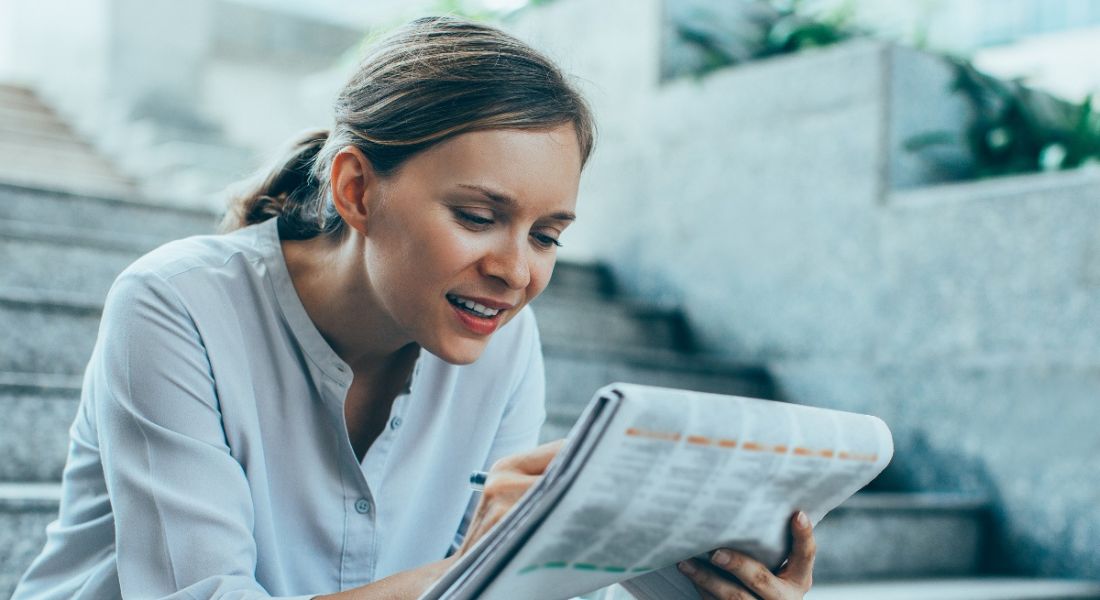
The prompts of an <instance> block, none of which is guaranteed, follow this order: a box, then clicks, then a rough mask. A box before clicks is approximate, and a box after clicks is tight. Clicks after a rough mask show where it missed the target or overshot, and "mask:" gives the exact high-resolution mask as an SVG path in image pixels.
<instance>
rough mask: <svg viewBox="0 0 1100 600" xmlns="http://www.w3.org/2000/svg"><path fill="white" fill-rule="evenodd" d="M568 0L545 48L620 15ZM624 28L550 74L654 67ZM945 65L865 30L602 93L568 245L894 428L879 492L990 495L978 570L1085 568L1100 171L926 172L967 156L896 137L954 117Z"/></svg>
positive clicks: (1095, 376)
mask: <svg viewBox="0 0 1100 600" xmlns="http://www.w3.org/2000/svg"><path fill="white" fill-rule="evenodd" d="M580 4H581V2H579V0H559V1H558V2H556V3H555V4H554V5H553V8H554V10H555V11H556V12H555V13H553V14H550V13H542V14H539V15H537V16H536V15H532V16H530V17H529V18H531V19H535V18H538V19H541V21H540V29H539V31H540V35H541V39H535V38H532V39H533V41H534V42H535V43H536V44H539V43H542V44H546V45H547V46H549V47H553V48H561V47H562V46H560V45H555V44H554V43H552V42H547V41H545V40H555V39H559V37H558V36H560V39H571V38H569V32H570V28H571V27H572V26H573V25H572V23H571V22H570V21H568V20H566V19H568V18H576V15H580V14H582V12H583V15H584V19H585V22H586V23H591V22H602V23H604V24H605V25H606V23H609V22H613V19H616V18H619V15H618V13H615V12H614V11H615V10H618V9H621V7H619V8H616V7H610V8H608V11H609V12H608V13H606V14H605V13H603V12H602V10H601V9H599V8H593V7H592V5H591V3H584V5H585V7H586V9H587V10H583V11H582V9H581V8H580ZM640 4H641V6H642V7H643V8H641V9H639V12H642V13H645V14H657V15H660V14H661V12H660V11H659V10H658V11H655V12H651V11H652V8H653V4H652V3H644V2H643V3H640ZM586 26H587V25H586ZM655 29H656V30H657V31H660V30H661V28H660V24H659V23H658V26H657V27H656V28H655ZM617 31H619V28H609V27H606V26H605V36H604V39H602V40H598V41H595V42H593V44H591V47H590V46H589V45H588V44H587V43H586V44H585V45H583V46H579V45H574V46H573V47H572V48H571V53H568V54H566V59H565V60H564V61H563V62H564V63H565V64H566V67H567V68H570V67H577V66H580V67H582V71H581V72H580V74H581V75H582V76H584V77H586V78H591V79H595V80H597V81H600V80H599V79H598V77H599V76H600V74H601V73H602V72H604V71H606V70H608V69H611V68H612V67H611V66H608V65H613V64H614V62H615V61H616V60H621V61H624V63H625V67H624V68H625V69H626V70H627V71H631V70H634V69H641V67H642V66H644V67H645V68H644V72H646V73H657V72H659V71H660V56H659V55H657V54H656V53H655V54H649V55H643V56H639V55H638V54H637V53H638V52H642V51H646V50H647V47H641V46H636V45H635V46H628V47H627V49H625V50H624V51H622V52H619V53H614V54H613V53H612V51H613V50H614V49H615V48H616V47H617V45H618V44H619V43H620V42H623V43H629V42H625V41H624V40H623V39H620V38H626V37H629V31H630V30H629V29H628V28H623V31H624V32H626V33H623V34H622V35H621V36H620V35H618V34H616V33H615V32H617ZM584 39H586V40H587V38H584ZM648 49H652V48H648ZM589 52H591V53H592V56H589V55H588V53H589ZM579 55H583V57H578V56H579ZM601 61H602V63H601ZM951 77H952V71H951V69H950V67H949V66H948V65H947V64H945V63H944V62H942V61H940V60H938V59H936V58H934V57H931V56H928V55H924V54H921V53H917V52H913V51H909V50H904V49H900V48H897V47H893V46H890V45H886V44H880V43H875V42H867V41H862V42H852V43H848V44H844V45H840V46H836V47H832V48H828V49H823V50H819V51H814V52H807V53H804V54H800V55H796V56H788V57H782V58H776V59H772V60H768V61H762V62H758V63H751V64H746V65H743V66H740V67H737V68H733V69H728V70H724V71H720V72H716V73H714V74H712V75H710V76H707V77H705V78H703V79H701V80H682V79H681V80H676V81H673V82H670V83H667V84H663V85H650V82H649V80H645V81H644V85H643V84H637V85H635V86H634V87H633V88H631V87H630V86H625V85H624V86H623V87H622V89H621V90H619V91H616V90H614V89H601V90H600V94H601V95H600V97H598V98H597V101H596V104H597V109H598V110H597V113H598V115H597V116H598V117H599V118H600V119H601V123H600V125H601V128H602V130H603V136H602V138H601V140H600V145H599V146H598V148H597V154H596V156H595V157H594V158H593V161H592V163H591V164H590V167H589V169H588V171H587V172H586V174H585V176H584V180H583V181H582V189H581V199H580V206H579V213H580V216H581V219H582V221H581V222H580V223H578V231H576V232H574V231H570V232H568V233H567V234H566V237H565V240H566V243H567V248H566V252H565V253H564V255H566V256H570V257H573V258H580V259H590V260H601V261H605V262H607V263H609V264H610V266H611V267H612V269H613V271H614V272H615V273H616V275H618V276H619V279H620V281H621V282H622V283H623V284H625V285H626V287H627V288H628V290H629V291H630V292H632V293H633V294H635V295H636V296H638V297H641V298H644V299H647V300H650V301H656V302H659V303H675V304H680V305H682V306H683V308H684V309H685V310H686V311H687V314H688V317H689V319H690V321H691V322H692V323H693V325H694V327H695V331H696V333H697V334H699V336H700V337H701V338H702V340H703V341H704V343H705V344H706V345H707V346H708V347H709V348H710V349H711V350H712V351H714V352H717V353H720V354H725V355H728V356H731V357H736V358H738V359H741V360H755V361H759V362H761V363H763V364H766V365H768V366H769V368H770V369H771V371H772V373H773V375H774V376H775V377H776V379H777V381H778V382H779V384H780V386H781V387H782V388H783V391H784V393H785V395H786V396H787V397H789V398H792V399H794V400H796V401H802V402H806V403H809V404H816V405H824V406H834V407H837V408H843V409H849V410H856V411H860V412H869V413H873V414H877V415H879V416H881V417H883V418H884V419H885V420H886V421H887V422H888V423H889V424H890V425H891V428H892V429H893V431H894V433H895V436H896V441H897V453H896V455H895V457H896V458H895V463H896V464H895V465H893V466H892V467H891V469H890V470H889V471H888V472H887V474H886V476H885V477H884V478H883V480H882V481H881V482H880V484H881V485H882V486H883V487H890V488H894V489H923V490H945V491H947V490H967V491H982V492H985V493H988V494H990V495H991V496H993V497H994V498H995V500H996V501H997V506H998V515H997V521H998V526H999V530H998V538H997V540H996V544H995V547H996V548H1000V549H1002V550H1004V551H1005V552H1004V554H1003V555H1001V556H995V557H992V560H993V563H992V564H993V566H995V567H997V568H1001V569H1010V570H1013V571H1016V572H1021V573H1042V574H1048V575H1070V576H1079V577H1089V576H1091V577H1095V576H1096V575H1097V572H1096V570H1095V565H1096V564H1100V508H1097V507H1098V506H1100V503H1098V502H1097V499H1098V498H1100V477H1098V475H1100V470H1098V469H1097V468H1096V467H1095V466H1093V465H1094V464H1095V460H1093V458H1092V457H1093V456H1095V454H1096V452H1097V450H1098V449H1100V436H1098V435H1097V434H1095V433H1094V432H1093V430H1095V424H1096V423H1097V422H1100V419H1098V417H1100V406H1098V405H1097V402H1098V400H1100V394H1098V392H1097V390H1098V389H1100V387H1098V384H1100V333H1098V332H1100V327H1097V325H1098V323H1097V321H1098V319H1100V305H1098V304H1100V295H1098V294H1097V291H1098V290H1097V286H1098V285H1100V284H1098V281H1100V227H1098V226H1100V175H1096V174H1090V173H1088V172H1078V173H1065V174H1054V175H1036V176H1026V177H1017V178H1008V179H1001V180H992V181H987V182H977V183H962V184H950V185H931V184H934V183H938V182H942V181H944V180H950V179H952V178H955V177H958V176H959V175H960V174H962V173H965V171H966V169H967V165H966V164H965V163H960V164H959V167H958V169H957V170H954V171H944V170H942V169H938V168H936V167H935V161H930V160H927V158H928V157H927V156H921V155H912V154H909V153H907V152H905V151H904V150H903V149H902V146H903V145H904V142H905V141H906V140H907V139H908V138H910V137H911V136H912V135H915V134H918V133H922V132H925V131H934V130H939V129H950V128H959V127H961V124H962V123H963V119H964V118H965V115H966V108H965V103H964V102H963V101H962V100H961V99H960V98H958V97H952V96H951V95H950V94H949V93H948V92H947V87H948V85H949V84H950V81H951ZM605 85H608V86H611V85H612V84H605ZM605 99H612V100H614V102H611V103H609V102H606V101H605ZM946 152H948V155H950V153H952V152H954V153H956V154H955V155H956V156H959V152H960V148H958V147H956V148H951V149H947V150H946ZM582 224H583V226H582ZM575 234H577V235H575ZM578 246H579V247H578Z"/></svg>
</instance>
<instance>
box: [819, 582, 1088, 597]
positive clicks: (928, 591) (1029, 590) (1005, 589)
mask: <svg viewBox="0 0 1100 600" xmlns="http://www.w3.org/2000/svg"><path fill="white" fill-rule="evenodd" d="M930 598H935V599H936V600H1085V599H1087V598H1091V599H1096V598H1100V582H1096V581H1071V580H1060V579H1024V578H1014V577H989V578H984V577H982V578H967V579H934V580H908V581H904V580H903V581H876V582H867V583H843V584H837V583H834V584H822V585H815V586H814V587H813V589H811V590H810V593H809V594H806V600H929V599H930Z"/></svg>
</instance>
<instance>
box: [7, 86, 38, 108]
mask: <svg viewBox="0 0 1100 600" xmlns="http://www.w3.org/2000/svg"><path fill="white" fill-rule="evenodd" d="M0 106H13V107H19V106H36V107H40V106H44V105H43V103H42V101H41V100H39V99H38V96H37V95H35V93H34V92H32V91H31V90H30V88H26V87H23V86H21V85H15V84H11V83H0Z"/></svg>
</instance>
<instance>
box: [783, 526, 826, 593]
mask: <svg viewBox="0 0 1100 600" xmlns="http://www.w3.org/2000/svg"><path fill="white" fill-rule="evenodd" d="M791 538H792V543H791V555H790V556H789V557H787V564H786V566H784V567H783V570H782V571H780V572H779V576H780V577H782V578H783V579H786V580H787V581H790V582H791V583H794V584H796V585H798V586H800V587H802V589H810V585H811V584H812V583H813V572H814V557H815V556H816V555H817V542H816V541H815V540H814V527H813V524H812V523H810V518H809V517H807V516H806V513H804V512H802V511H798V512H797V513H795V515H794V517H792V518H791Z"/></svg>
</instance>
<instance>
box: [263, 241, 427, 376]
mask: <svg viewBox="0 0 1100 600" xmlns="http://www.w3.org/2000/svg"><path fill="white" fill-rule="evenodd" d="M281 243H282V248H283V256H284V257H285V259H286V266H287V271H288V272H289V273H290V280H291V282H292V283H293V285H294V289H295V291H297V293H298V298H299V299H300V300H301V302H302V306H304V307H305V309H306V314H307V315H309V318H310V319H311V320H312V321H313V324H314V325H315V326H316V327H317V330H318V331H319V332H320V333H321V335H322V336H323V337H324V338H325V341H327V342H328V344H329V346H331V347H332V349H333V351H335V352H336V355H337V356H339V357H340V358H341V359H342V360H343V361H344V362H346V363H348V365H349V366H350V367H351V368H352V370H353V371H354V372H356V373H359V374H364V375H369V374H371V373H372V372H376V371H378V370H380V369H391V368H393V367H396V366H402V365H403V364H404V363H406V362H408V360H407V356H408V355H409V353H410V352H411V353H412V354H413V355H414V360H413V362H415V355H416V354H418V353H419V348H418V347H416V348H415V349H414V350H410V349H409V347H410V345H411V346H414V347H415V344H414V343H413V341H412V340H411V339H406V338H405V337H404V336H402V334H401V333H402V332H400V331H399V330H398V328H397V327H396V325H395V324H394V323H393V321H392V320H391V319H389V317H388V316H387V315H386V313H385V312H384V311H383V310H382V308H381V307H380V306H379V304H378V303H377V301H376V300H375V295H374V293H373V291H372V289H371V286H370V282H369V280H368V277H367V275H366V269H365V268H364V267H363V257H364V248H363V245H362V237H361V236H357V235H351V236H344V237H340V238H330V237H328V236H324V235H322V236H318V237H316V238H312V239H308V240H284V241H282V242H281ZM403 359H404V360H403ZM395 363H396V364H395ZM410 365H411V363H410ZM410 368H411V366H410ZM370 379H374V378H373V377H370Z"/></svg>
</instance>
